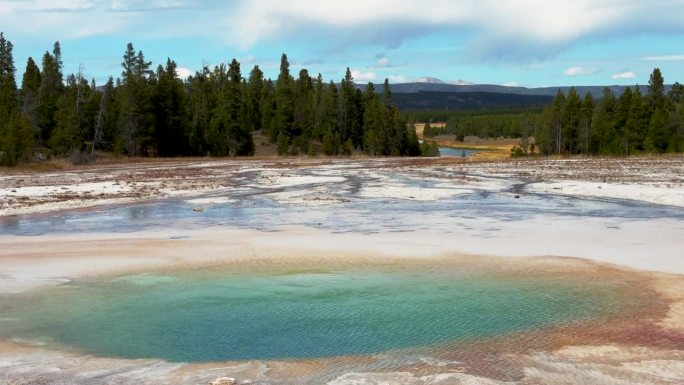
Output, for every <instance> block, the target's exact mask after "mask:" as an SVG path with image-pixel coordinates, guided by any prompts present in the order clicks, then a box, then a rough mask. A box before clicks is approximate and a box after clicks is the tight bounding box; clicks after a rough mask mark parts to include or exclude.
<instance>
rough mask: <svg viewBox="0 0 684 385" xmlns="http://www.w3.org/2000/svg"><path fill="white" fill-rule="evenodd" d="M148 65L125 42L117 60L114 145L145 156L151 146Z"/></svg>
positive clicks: (133, 153) (151, 106) (150, 73)
mask: <svg viewBox="0 0 684 385" xmlns="http://www.w3.org/2000/svg"><path fill="white" fill-rule="evenodd" d="M151 65H152V63H151V62H149V61H147V60H145V56H144V55H143V53H142V51H138V53H137V54H136V52H135V49H134V48H133V44H131V43H128V45H127V46H126V52H125V53H124V56H123V62H122V63H121V66H122V67H123V72H122V73H121V76H122V84H121V88H122V90H121V93H120V97H121V99H120V112H119V124H118V135H117V139H116V141H117V142H118V143H117V144H115V147H116V148H118V149H121V150H123V151H124V152H126V153H127V154H129V155H134V156H138V155H148V154H149V152H150V150H152V149H153V147H154V146H153V139H152V137H153V132H152V131H153V127H154V120H155V118H154V108H153V103H152V101H153V99H152V97H153V95H152V86H151V83H152V81H151V80H152V79H151V78H152V75H153V73H152V71H151V70H150V66H151Z"/></svg>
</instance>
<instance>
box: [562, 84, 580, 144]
mask: <svg viewBox="0 0 684 385" xmlns="http://www.w3.org/2000/svg"><path fill="white" fill-rule="evenodd" d="M581 122H582V100H581V99H580V97H579V94H578V93H577V90H575V87H570V90H569V91H568V95H567V96H566V98H565V108H564V109H563V123H562V124H563V126H564V127H565V132H564V137H563V144H562V148H563V149H564V150H565V151H567V152H568V153H570V154H574V153H576V152H577V147H578V140H579V131H580V124H581Z"/></svg>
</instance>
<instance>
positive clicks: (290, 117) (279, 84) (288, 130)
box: [272, 54, 296, 142]
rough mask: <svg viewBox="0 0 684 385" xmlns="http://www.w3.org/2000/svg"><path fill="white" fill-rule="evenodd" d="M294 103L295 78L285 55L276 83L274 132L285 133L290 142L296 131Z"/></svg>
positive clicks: (281, 59) (281, 61)
mask: <svg viewBox="0 0 684 385" xmlns="http://www.w3.org/2000/svg"><path fill="white" fill-rule="evenodd" d="M294 103H295V99H294V78H293V77H292V75H290V62H289V61H288V60H287V55H285V54H283V56H282V57H281V58H280V74H279V75H278V80H277V81H276V83H275V106H276V111H275V117H274V120H273V130H274V131H275V132H277V133H278V134H280V133H283V134H284V135H285V136H286V137H287V138H288V142H289V141H291V139H292V137H293V136H294V133H295V130H296V127H295V116H294V114H295V105H294ZM272 136H277V135H272Z"/></svg>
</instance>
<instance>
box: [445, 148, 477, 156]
mask: <svg viewBox="0 0 684 385" xmlns="http://www.w3.org/2000/svg"><path fill="white" fill-rule="evenodd" d="M478 152H482V151H481V150H471V149H468V148H452V147H440V148H439V155H440V156H460V157H463V158H466V157H469V156H472V155H473V154H477V153H478Z"/></svg>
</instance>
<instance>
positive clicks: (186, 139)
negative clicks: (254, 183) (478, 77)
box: [0, 33, 420, 165]
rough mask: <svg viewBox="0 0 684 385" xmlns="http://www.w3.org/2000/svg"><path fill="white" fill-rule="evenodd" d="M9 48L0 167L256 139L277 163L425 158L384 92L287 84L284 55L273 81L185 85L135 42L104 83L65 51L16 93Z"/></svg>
mask: <svg viewBox="0 0 684 385" xmlns="http://www.w3.org/2000/svg"><path fill="white" fill-rule="evenodd" d="M12 50H13V46H12V43H11V42H10V41H8V40H7V39H6V38H5V37H4V35H3V34H2V33H0V161H1V162H2V163H3V164H6V165H11V164H14V163H16V162H18V161H21V160H25V159H26V160H28V159H32V158H34V157H36V156H40V157H46V156H50V155H58V156H62V155H71V156H73V155H74V154H76V155H77V156H76V158H84V157H85V158H87V156H88V154H91V153H93V152H94V151H95V150H106V151H112V152H114V153H116V154H121V155H129V156H206V155H209V156H249V155H252V154H254V149H255V146H254V142H253V133H254V132H261V133H263V134H264V135H265V136H267V137H268V138H269V139H270V140H271V141H272V142H274V143H277V148H278V153H279V154H280V155H286V154H301V153H303V154H311V155H315V154H317V153H324V154H326V155H338V154H351V153H352V152H361V151H363V152H365V153H367V154H370V155H395V156H400V155H410V156H416V155H420V146H419V143H418V139H417V137H416V134H415V130H412V129H409V127H408V124H407V121H406V119H405V118H404V117H403V116H402V114H401V113H400V112H399V109H398V108H397V107H396V106H395V104H394V102H393V101H392V94H391V91H390V88H389V86H388V84H387V82H385V85H384V88H383V91H382V93H381V95H378V93H376V90H375V86H374V85H373V84H368V86H367V87H366V90H365V91H361V90H358V89H357V87H356V85H355V84H354V82H353V79H352V76H351V72H350V71H349V69H347V72H346V76H345V78H344V79H342V81H341V84H339V86H338V85H336V84H335V83H334V82H332V81H330V82H325V81H324V80H323V78H322V76H321V75H320V74H319V75H318V76H317V77H311V76H310V74H309V73H308V71H307V70H305V69H303V70H301V71H300V72H299V74H298V76H297V77H296V78H295V77H293V76H292V75H291V74H290V66H289V62H288V59H287V56H286V55H285V54H283V56H282V58H281V65H280V73H279V76H278V78H277V79H276V80H275V81H273V80H271V79H266V78H264V74H263V72H262V71H261V70H260V69H259V67H258V66H254V68H252V69H251V71H250V72H249V74H248V75H247V77H246V78H245V77H243V73H242V69H241V67H240V63H239V62H238V61H237V60H233V61H232V62H231V63H230V64H228V65H225V64H220V65H218V66H216V67H215V68H213V69H210V68H207V67H205V68H203V70H202V71H200V72H197V73H195V74H194V75H192V76H190V77H189V78H188V79H180V78H179V77H178V75H177V72H176V63H175V62H174V61H173V60H171V59H168V60H167V62H166V63H165V65H164V66H162V65H159V66H157V67H156V69H155V68H154V67H153V66H152V63H151V62H149V61H147V60H146V59H145V56H144V54H143V52H142V51H136V50H135V49H134V47H133V45H132V44H130V43H129V44H128V46H127V47H126V50H125V52H124V55H123V60H122V63H121V66H122V69H123V70H122V72H121V75H120V77H118V78H116V79H114V78H113V77H110V78H109V81H108V82H107V83H106V84H104V85H97V84H95V81H88V79H86V78H85V77H84V75H83V73H82V71H79V72H78V73H76V74H69V75H66V76H65V75H64V74H63V66H62V52H61V47H60V44H59V42H57V43H55V44H54V47H53V49H52V52H45V54H44V55H43V57H42V60H41V62H40V67H39V65H38V64H37V63H36V62H35V61H34V60H33V59H32V58H29V59H28V61H27V63H26V70H25V72H24V76H23V79H22V81H21V87H20V89H19V90H18V88H17V84H16V79H15V72H16V67H15V64H14V59H13V56H12Z"/></svg>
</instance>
